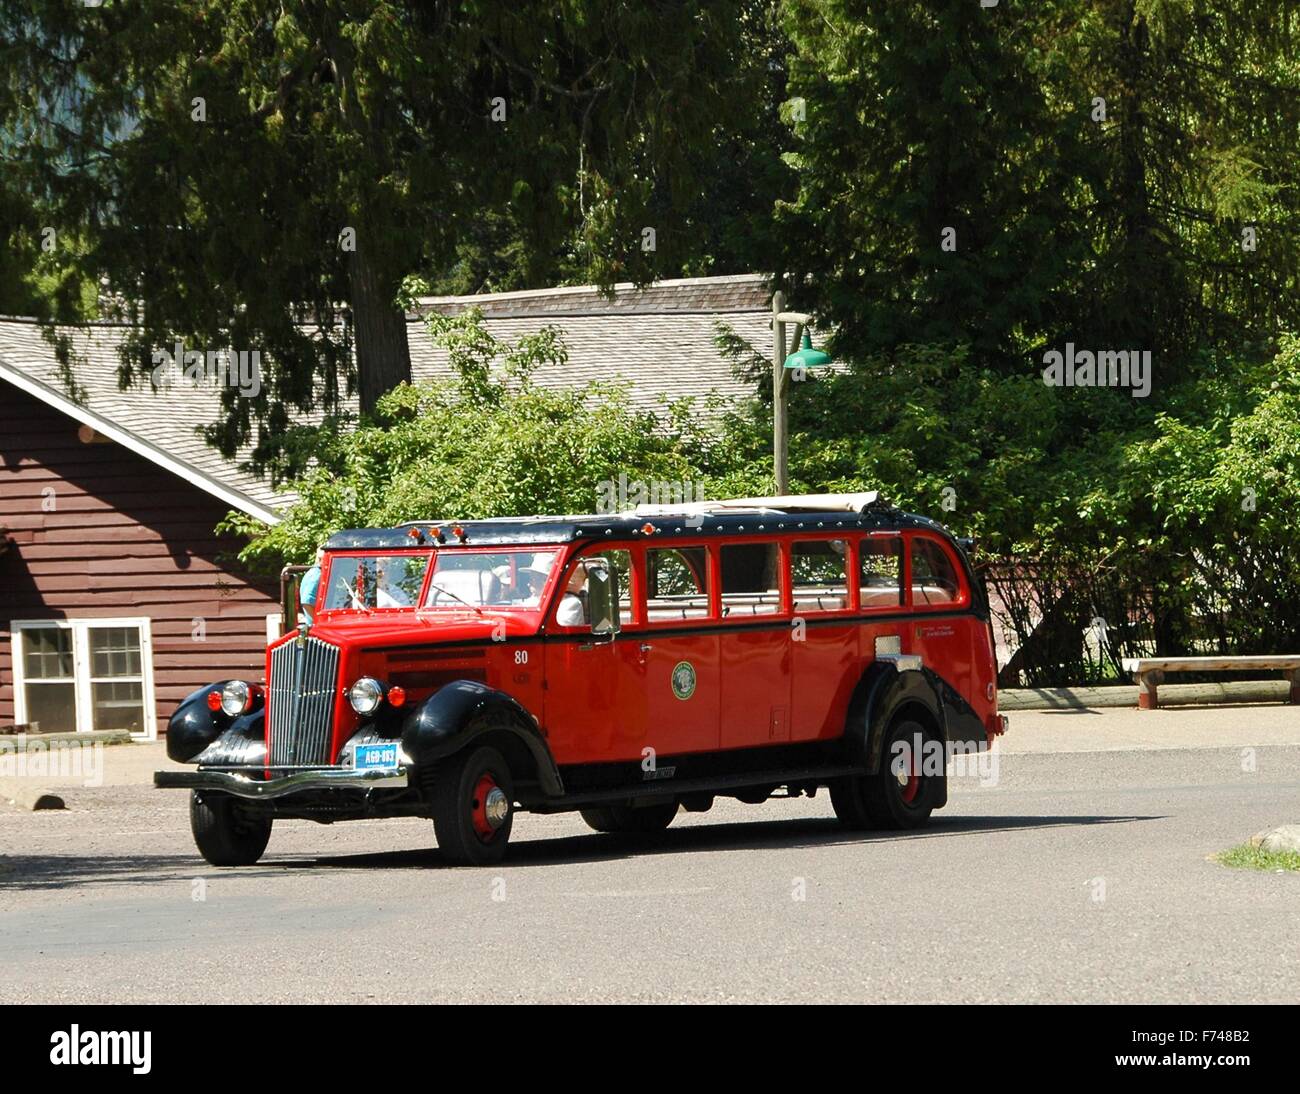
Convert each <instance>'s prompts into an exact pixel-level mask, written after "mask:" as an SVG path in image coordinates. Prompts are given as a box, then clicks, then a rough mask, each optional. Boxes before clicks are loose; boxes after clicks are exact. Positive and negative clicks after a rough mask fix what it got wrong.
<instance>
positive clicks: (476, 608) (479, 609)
mask: <svg viewBox="0 0 1300 1094" xmlns="http://www.w3.org/2000/svg"><path fill="white" fill-rule="evenodd" d="M434 589H437V590H438V592H440V593H446V594H447V595H448V596H449V597H451V598H452V599H453V600H459V601H460V602H461V603H462V604H464V605H465V607H467V608H473V609H474V610H475V611H476V612H478V614H479V615H482V614H483V609H482V608H480V607H479V606H478V605H477V604H471V603H470V602H469V601H468V600H466V599H465V598H464V597H463V596H460V595H458V594H456V593H453V592H452V591H451V590H450V589H444V588H443V587H442V586H441V585H433V584H430V585H429V591H430V592H432V591H433V590H434ZM425 606H426V607H429V608H431V607H433V605H432V604H427V605H425Z"/></svg>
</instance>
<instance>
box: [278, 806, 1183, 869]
mask: <svg viewBox="0 0 1300 1094" xmlns="http://www.w3.org/2000/svg"><path fill="white" fill-rule="evenodd" d="M1163 819H1164V818H1163V817H1159V816H1149V817H1148V816H1126V817H1091V816H1076V817H950V818H943V819H938V820H934V821H932V822H931V824H930V827H928V828H925V829H923V830H921V831H917V832H848V831H845V830H844V829H843V828H841V827H840V825H839V822H838V821H835V820H832V819H829V818H821V817H818V818H816V819H810V820H779V821H743V822H728V823H724V824H708V825H705V824H696V825H690V826H683V827H681V828H669V829H668V830H667V831H665V832H658V833H655V834H654V835H649V836H635V837H633V836H617V835H601V834H598V833H592V834H591V835H588V836H564V837H561V838H553V839H534V840H521V841H519V842H517V843H512V844H511V845H510V851H509V853H508V854H507V855H506V859H505V861H504V862H503V863H501V864H500V865H499V866H494V867H492V869H494V870H508V869H518V868H520V867H530V866H557V865H565V864H570V863H589V862H610V861H615V860H618V859H626V858H634V857H636V856H639V855H676V854H683V853H691V852H697V853H698V852H706V853H707V852H717V851H757V850H765V849H769V850H783V849H791V848H815V847H837V846H845V845H852V844H872V843H898V842H902V841H904V840H907V841H911V840H927V839H946V838H949V837H952V836H965V835H976V834H981V833H983V834H1000V833H1004V832H1025V831H1033V830H1036V829H1040V828H1066V827H1082V826H1085V825H1096V824H1132V823H1136V822H1139V821H1151V820H1163ZM275 865H276V866H279V867H282V868H284V869H318V868H321V867H325V868H330V869H337V868H350V869H384V870H398V869H410V868H421V869H427V868H429V867H447V866H448V864H447V863H446V862H444V861H443V858H442V855H441V853H439V852H438V851H437V850H434V849H432V848H430V849H429V850H427V851H423V850H422V851H387V852H377V853H370V854H361V855H334V856H332V857H330V858H315V859H300V860H296V861H289V862H286V861H283V860H282V861H280V862H277V863H276V864H275Z"/></svg>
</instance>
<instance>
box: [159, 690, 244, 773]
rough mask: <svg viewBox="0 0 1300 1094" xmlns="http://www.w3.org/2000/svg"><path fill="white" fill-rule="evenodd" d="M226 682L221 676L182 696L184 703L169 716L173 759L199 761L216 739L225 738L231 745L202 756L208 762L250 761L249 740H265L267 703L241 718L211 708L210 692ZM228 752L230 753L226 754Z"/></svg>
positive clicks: (170, 753) (184, 762) (168, 731)
mask: <svg viewBox="0 0 1300 1094" xmlns="http://www.w3.org/2000/svg"><path fill="white" fill-rule="evenodd" d="M226 683H227V681H225V680H218V681H216V682H215V683H212V684H205V685H204V686H203V687H201V688H199V690H198V691H196V692H194V693H192V694H190V695H187V696H186V697H185V698H184V699H182V700H181V705H180V706H178V707H177V708H176V712H175V713H174V714H173V715H172V716H171V718H169V719H168V720H167V755H168V757H169V758H170V759H173V760H175V761H176V762H177V763H183V764H188V763H196V762H198V760H199V758H200V756H201V754H202V753H204V752H205V751H206V750H207V749H208V747H209V746H210V745H211V744H212V743H213V742H214V741H217V740H218V739H222V740H224V742H225V743H226V744H227V745H228V746H229V747H228V748H223V749H219V750H214V754H213V755H211V756H203V761H204V762H205V763H222V762H224V763H236V762H249V761H248V756H247V755H246V753H247V750H248V748H249V747H250V744H256V743H257V742H260V741H262V740H263V739H264V737H265V735H266V734H265V729H264V722H265V718H266V707H265V704H263V703H260V702H259V703H258V705H257V709H255V710H253V711H251V712H250V713H248V714H244V715H241V716H240V717H238V718H231V717H228V716H227V715H225V714H222V713H221V711H219V710H211V709H209V707H208V694H209V693H210V692H213V691H220V690H221V689H222V688H223V687H225V685H226ZM226 752H230V753H231V755H230V756H226V755H225V753H226Z"/></svg>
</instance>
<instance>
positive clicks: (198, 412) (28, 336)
mask: <svg viewBox="0 0 1300 1094" xmlns="http://www.w3.org/2000/svg"><path fill="white" fill-rule="evenodd" d="M769 301H770V294H769V292H768V289H767V286H766V282H765V281H764V279H763V278H762V277H760V276H758V275H741V276H731V277H702V278H687V279H682V280H674V281H661V282H657V283H655V284H653V285H650V286H647V287H646V288H644V289H637V288H636V287H635V286H632V285H616V286H615V287H614V291H613V296H612V297H611V298H606V297H604V296H602V295H601V293H600V292H599V290H597V289H596V288H594V287H592V286H579V287H566V288H558V289H541V290H536V291H527V292H508V293H495V294H485V295H482V296H443V297H427V298H424V299H421V300H420V301H419V302H418V303H419V309H418V311H417V313H416V314H413V315H410V316H408V317H407V336H408V342H409V345H410V351H411V372H412V379H414V380H415V381H417V382H418V381H427V380H436V379H444V378H447V377H449V376H450V375H451V367H450V364H449V362H448V355H447V351H446V350H445V349H443V348H442V347H440V346H435V345H434V344H433V342H432V340H431V339H430V337H429V334H428V331H427V330H426V328H425V325H424V319H423V317H424V316H425V315H427V314H428V313H429V312H440V313H442V314H446V315H455V314H458V313H460V312H462V311H464V310H465V309H467V308H470V307H477V308H480V309H482V311H483V314H484V319H485V324H486V326H487V329H488V330H489V332H490V333H491V334H492V335H494V336H495V337H496V338H498V339H500V340H503V341H507V342H510V341H514V340H515V339H517V338H519V337H520V336H521V335H524V334H531V333H535V332H536V331H538V330H540V329H541V328H542V327H543V326H548V325H553V326H556V327H559V328H560V330H561V332H562V334H563V337H564V342H565V345H566V347H567V349H568V353H569V360H568V363H567V365H566V366H565V367H564V368H563V369H551V370H538V371H537V372H536V373H535V374H534V375H533V382H534V383H535V384H537V385H538V386H539V387H544V388H563V387H581V386H583V385H585V384H586V383H588V382H589V381H591V380H621V381H625V382H626V383H627V384H628V385H629V388H630V396H631V401H632V403H633V405H635V406H637V407H638V408H641V409H646V410H653V411H658V410H661V409H662V408H663V406H664V404H665V403H666V402H667V401H671V400H675V399H679V398H682V397H685V396H703V395H707V394H709V393H710V392H716V393H717V394H718V395H720V396H721V397H722V398H723V399H724V400H725V401H726V402H728V403H735V402H739V401H740V400H743V399H745V398H747V397H748V396H749V395H751V394H752V392H751V390H750V387H749V385H747V384H745V383H742V382H741V381H738V380H736V379H735V378H734V377H733V376H732V366H731V363H730V362H729V361H727V360H726V359H724V358H723V357H722V355H721V354H720V353H719V352H718V350H717V348H716V346H715V344H714V335H715V328H716V326H717V324H718V323H719V322H722V323H725V324H726V325H728V326H729V327H731V328H732V329H733V330H734V331H735V332H736V333H737V334H738V335H739V336H740V337H741V338H744V339H745V340H747V341H748V342H749V343H750V344H751V345H753V346H754V347H755V348H756V349H758V350H759V351H766V350H767V349H768V348H769V346H770V342H771V337H772V335H771V323H770V318H771V312H770V310H769ZM59 332H60V333H61V334H65V335H67V336H68V337H69V338H70V339H71V342H72V346H73V350H74V352H75V354H76V355H77V357H78V358H79V359H82V360H84V361H85V365H84V367H77V368H76V370H75V375H76V380H77V383H78V384H79V385H80V386H81V387H82V388H84V389H85V393H86V398H85V400H84V403H83V404H81V405H79V404H77V403H76V402H74V401H73V400H72V399H71V398H70V397H69V395H68V393H67V389H66V387H65V385H64V383H63V381H62V379H61V377H60V375H59V367H58V363H57V361H56V359H55V355H54V348H53V347H52V346H51V345H50V344H49V342H48V341H46V339H45V338H44V336H43V334H42V331H41V328H40V326H39V325H38V324H37V323H36V322H35V321H34V320H31V319H21V318H19V319H9V318H2V317H0V380H7V381H8V382H9V383H12V384H14V385H15V386H17V387H19V388H22V389H23V390H26V391H28V392H29V393H30V394H33V395H35V396H36V397H37V398H40V399H42V400H43V401H45V402H47V403H49V404H51V405H53V406H55V407H57V408H59V409H60V410H62V411H64V412H65V413H67V414H69V415H70V416H71V417H73V418H75V419H77V420H79V421H82V422H84V423H86V424H88V425H90V426H92V427H93V428H95V429H97V430H99V431H100V432H101V433H103V434H105V435H106V436H110V437H112V439H114V440H116V441H118V442H119V443H121V444H124V445H125V446H126V447H128V448H131V449H133V450H134V451H136V452H138V453H140V454H141V455H143V456H145V457H146V458H148V459H151V460H153V461H154V462H156V463H158V464H160V465H161V466H163V467H166V468H168V469H169V470H171V471H173V472H174V473H175V474H178V475H180V476H181V477H182V478H185V479H187V480H189V481H191V482H193V483H194V484H195V485H196V486H199V487H200V488H201V489H205V490H207V491H209V492H210V493H212V494H214V495H216V496H218V497H221V498H223V499H224V500H225V501H227V502H228V503H229V504H230V505H231V506H232V507H234V508H237V509H241V510H243V511H244V512H248V513H252V514H253V515H255V516H257V517H259V518H261V519H263V520H267V521H271V522H273V521H274V520H275V519H276V515H275V511H276V510H280V509H283V508H285V507H286V506H288V505H291V504H292V503H293V502H294V501H295V500H297V499H296V495H295V494H293V493H292V492H290V491H287V490H283V489H277V488H274V487H272V486H271V484H270V483H269V481H268V480H266V479H264V478H260V477H258V476H256V475H253V474H250V473H249V472H247V471H244V470H241V469H240V467H239V464H240V463H241V462H242V460H243V459H246V456H247V454H246V453H240V454H239V455H238V456H236V458H234V459H229V460H228V459H225V458H224V457H222V456H221V454H220V453H219V452H217V451H216V449H214V448H211V447H209V446H208V445H207V444H205V443H204V441H203V438H202V437H201V436H200V434H199V432H198V431H199V429H200V428H201V427H202V426H205V425H209V424H211V423H213V422H216V421H218V420H220V417H221V406H220V394H219V392H218V390H217V389H216V388H215V387H211V388H209V387H194V386H191V385H189V384H183V385H180V386H177V387H173V388H172V389H170V390H168V391H158V392H155V391H154V390H153V389H152V387H151V386H150V385H148V384H137V385H136V386H135V387H133V388H130V389H128V390H126V391H121V390H119V388H118V381H117V372H118V365H119V357H118V352H117V351H118V347H119V345H120V344H121V343H122V341H123V339H124V338H125V337H126V333H127V328H126V327H124V326H122V325H120V324H112V323H92V324H88V325H87V326H84V327H63V328H59Z"/></svg>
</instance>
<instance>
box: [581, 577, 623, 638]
mask: <svg viewBox="0 0 1300 1094" xmlns="http://www.w3.org/2000/svg"><path fill="white" fill-rule="evenodd" d="M587 610H588V611H589V612H590V613H591V633H592V634H597V635H608V636H609V637H610V638H613V637H614V635H616V634H618V626H619V623H618V577H617V575H615V573H614V571H613V570H611V569H610V568H609V567H608V566H592V567H590V568H588V570H587Z"/></svg>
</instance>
